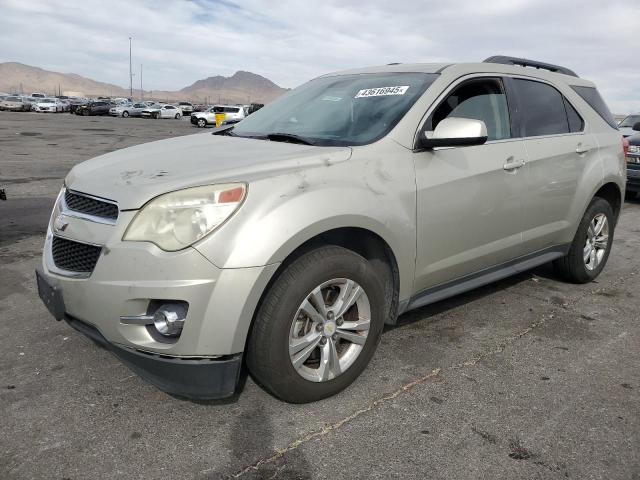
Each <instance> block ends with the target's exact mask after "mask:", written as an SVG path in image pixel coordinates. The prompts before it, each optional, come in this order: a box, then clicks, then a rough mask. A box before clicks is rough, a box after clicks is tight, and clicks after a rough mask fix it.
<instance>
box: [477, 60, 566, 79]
mask: <svg viewBox="0 0 640 480" xmlns="http://www.w3.org/2000/svg"><path fill="white" fill-rule="evenodd" d="M482 63H498V64H500V65H521V66H523V67H533V68H541V69H543V70H549V71H550V72H555V73H563V74H564V75H570V76H572V77H577V76H578V74H577V73H576V72H574V71H573V70H569V69H568V68H566V67H561V66H560V65H553V64H552V63H544V62H538V61H536V60H527V59H526V58H517V57H507V56H504V55H496V56H494V57H489V58H487V59H486V60H485V61H483V62H482Z"/></svg>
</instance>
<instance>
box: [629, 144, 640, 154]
mask: <svg viewBox="0 0 640 480" xmlns="http://www.w3.org/2000/svg"><path fill="white" fill-rule="evenodd" d="M629 153H640V146H639V145H629Z"/></svg>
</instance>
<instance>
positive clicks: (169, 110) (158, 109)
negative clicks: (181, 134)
mask: <svg viewBox="0 0 640 480" xmlns="http://www.w3.org/2000/svg"><path fill="white" fill-rule="evenodd" d="M142 116H143V117H145V118H175V119H176V120H177V119H179V118H180V117H182V110H180V109H179V108H178V107H174V106H173V105H160V104H156V105H153V106H152V107H146V108H145V109H144V110H142Z"/></svg>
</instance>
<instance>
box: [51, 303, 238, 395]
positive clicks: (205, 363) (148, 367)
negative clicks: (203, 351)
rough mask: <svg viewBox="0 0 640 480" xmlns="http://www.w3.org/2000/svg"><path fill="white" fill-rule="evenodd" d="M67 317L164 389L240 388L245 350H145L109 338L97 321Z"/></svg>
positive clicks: (222, 391) (219, 391) (209, 391)
mask: <svg viewBox="0 0 640 480" xmlns="http://www.w3.org/2000/svg"><path fill="white" fill-rule="evenodd" d="M64 320H65V321H66V322H67V323H68V324H69V325H71V326H72V327H73V328H74V329H76V330H77V331H79V332H80V333H82V334H84V335H86V336H87V337H89V338H91V339H92V340H93V341H94V342H96V343H98V344H99V345H100V346H102V347H104V348H106V349H107V350H109V351H110V352H111V353H113V354H114V355H115V356H116V357H118V358H119V359H120V361H121V362H122V363H124V364H125V365H126V366H127V367H129V368H130V369H131V370H133V371H134V372H135V373H137V374H138V375H139V376H140V377H142V378H143V379H144V380H146V381H147V382H149V383H151V384H152V385H154V386H155V387H157V388H159V389H160V390H162V391H163V392H167V393H169V394H172V395H178V396H181V397H185V398H189V399H194V400H213V399H220V398H227V397H230V396H232V395H233V394H234V393H235V391H236V386H237V384H238V380H239V378H240V371H241V366H242V354H241V353H240V354H237V355H229V356H224V357H219V358H202V357H200V358H189V357H174V356H169V355H160V354H156V353H150V352H143V351H139V350H134V349H132V348H126V347H122V346H119V345H115V344H113V343H111V342H109V341H108V340H107V339H106V338H105V337H104V336H103V335H102V334H101V333H100V331H99V330H98V329H97V328H95V327H94V326H93V325H90V324H88V323H86V322H83V321H82V320H79V319H77V318H74V317H72V316H70V315H68V314H67V315H65V318H64Z"/></svg>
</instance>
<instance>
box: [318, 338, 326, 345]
mask: <svg viewBox="0 0 640 480" xmlns="http://www.w3.org/2000/svg"><path fill="white" fill-rule="evenodd" d="M326 343H327V337H322V338H321V339H320V345H324V344H326Z"/></svg>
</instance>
